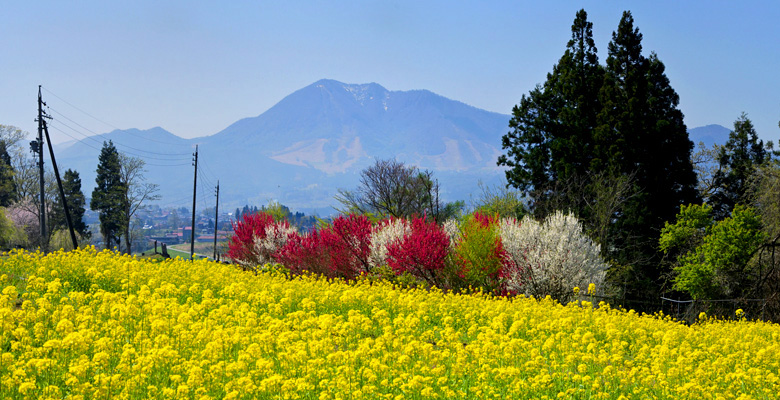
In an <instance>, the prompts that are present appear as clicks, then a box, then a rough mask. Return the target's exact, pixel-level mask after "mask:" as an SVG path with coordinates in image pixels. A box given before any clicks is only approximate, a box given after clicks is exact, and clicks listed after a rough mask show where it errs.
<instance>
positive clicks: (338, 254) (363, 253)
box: [276, 214, 371, 279]
mask: <svg viewBox="0 0 780 400" xmlns="http://www.w3.org/2000/svg"><path fill="white" fill-rule="evenodd" d="M370 240H371V221H370V220H369V219H368V218H367V217H366V216H364V215H353V214H351V215H349V216H346V217H344V216H339V217H338V218H336V219H335V220H333V223H332V224H331V225H330V226H328V227H325V228H322V229H320V230H319V231H316V230H315V231H312V232H311V233H309V234H308V235H305V236H300V235H293V236H291V237H290V238H289V240H288V241H287V243H286V244H285V245H284V246H283V247H282V248H281V249H280V250H279V251H278V252H277V253H276V254H277V259H278V260H279V262H281V263H282V264H284V265H285V266H286V267H287V268H290V271H292V272H293V273H302V272H303V271H309V272H313V273H319V274H323V275H325V276H327V277H330V278H345V279H354V278H356V277H357V276H358V275H360V274H361V273H364V272H369V271H370V267H369V263H368V258H369V254H370Z"/></svg>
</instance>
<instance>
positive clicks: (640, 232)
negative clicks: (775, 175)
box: [498, 11, 697, 297]
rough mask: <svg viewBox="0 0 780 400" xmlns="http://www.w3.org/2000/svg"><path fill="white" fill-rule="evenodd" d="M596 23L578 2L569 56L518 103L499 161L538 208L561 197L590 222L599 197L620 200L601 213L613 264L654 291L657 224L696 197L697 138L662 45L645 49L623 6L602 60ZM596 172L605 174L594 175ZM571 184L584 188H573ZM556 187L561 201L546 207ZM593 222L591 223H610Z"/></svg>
mask: <svg viewBox="0 0 780 400" xmlns="http://www.w3.org/2000/svg"><path fill="white" fill-rule="evenodd" d="M591 28H592V25H591V23H589V22H587V14H586V13H585V12H584V11H580V12H578V13H577V17H576V19H575V21H574V24H573V25H572V39H571V40H570V41H569V43H568V45H567V49H566V52H565V53H564V55H563V57H561V59H560V60H559V62H558V63H557V64H556V65H555V67H554V68H553V71H552V72H551V73H549V74H548V75H547V80H546V81H545V83H544V85H540V86H537V87H536V88H535V89H534V90H532V91H531V92H530V93H529V94H528V95H527V96H526V95H524V96H523V97H522V98H521V101H520V104H518V105H517V106H516V107H514V109H513V115H512V119H511V120H510V124H509V125H510V128H511V129H512V130H511V131H510V132H509V133H507V135H505V136H504V137H503V141H502V145H503V148H504V149H505V150H506V151H507V154H505V155H502V156H500V157H499V160H498V164H499V165H504V166H508V167H510V169H509V170H508V171H507V172H506V176H507V181H508V183H509V185H511V186H514V187H516V188H518V189H520V190H522V191H523V192H524V193H525V194H528V195H530V197H531V198H532V200H533V203H532V204H531V206H532V207H533V210H532V211H533V212H534V213H535V214H536V216H537V217H544V216H545V215H546V214H548V213H550V212H553V211H555V210H554V209H553V208H554V207H557V208H558V209H562V210H563V211H571V212H574V214H575V215H577V216H578V217H580V218H582V219H583V220H584V221H586V225H587V224H588V222H587V221H588V220H591V221H595V218H593V216H590V215H588V213H593V211H592V210H593V207H592V204H593V203H594V202H596V203H598V202H601V201H605V202H611V203H613V202H618V203H620V204H621V206H620V207H613V206H612V205H610V207H606V208H604V207H601V208H604V209H607V210H609V212H610V214H609V215H607V216H606V217H605V216H603V215H602V216H601V218H600V220H601V221H607V222H608V223H609V224H610V225H611V226H610V227H609V229H608V234H606V235H604V234H599V235H600V236H602V237H606V240H605V241H606V242H605V243H601V244H602V248H603V249H605V252H607V253H609V254H605V255H606V256H608V257H609V258H611V259H612V260H613V261H615V262H616V264H618V265H631V266H632V267H631V268H630V269H629V271H628V272H629V273H630V278H631V279H632V281H634V282H637V284H636V285H634V286H633V287H631V288H629V290H630V291H633V294H634V295H638V296H642V297H648V296H655V295H657V294H658V289H659V288H660V286H659V285H660V283H661V282H660V279H659V278H660V277H661V275H662V273H663V272H664V271H661V270H659V269H658V268H657V267H656V265H658V260H659V258H660V252H659V251H658V249H657V238H658V234H659V232H660V229H661V228H662V227H663V223H664V222H665V221H669V220H673V219H674V217H675V215H676V214H677V211H678V209H679V206H680V205H681V204H688V203H691V202H695V201H696V200H697V192H696V190H695V187H696V175H695V173H694V171H693V166H692V164H691V161H690V155H691V150H692V148H693V143H691V141H690V140H689V139H688V133H687V129H686V127H685V124H684V123H683V115H682V112H680V110H679V109H678V103H679V97H678V95H677V93H676V92H675V91H674V89H673V88H672V87H671V85H670V82H669V79H668V78H667V77H666V75H665V67H664V65H663V63H662V62H661V61H660V60H659V59H658V57H657V56H656V55H655V54H651V55H650V56H649V57H645V56H643V55H642V34H641V33H639V29H638V28H636V27H634V20H633V17H632V16H631V13H630V12H625V13H623V17H622V18H621V20H620V23H619V25H618V29H617V30H616V31H615V32H613V34H612V40H611V42H610V43H609V48H608V49H609V50H608V58H607V60H606V66H605V67H602V66H600V65H599V64H598V58H597V55H596V47H595V44H594V42H593V38H592V33H591V31H592V29H591ZM594 177H601V179H602V180H605V181H604V182H600V183H598V185H597V184H596V183H597V182H595V181H594V179H595V178H594ZM605 182H606V183H607V186H605ZM610 182H611V183H610ZM572 183H573V184H572ZM626 184H629V185H630V186H631V188H625V187H623V186H625V185H626ZM619 186H620V188H619V189H620V190H616V188H618V187H619ZM571 187H576V188H581V189H582V193H579V192H578V193H566V191H569V192H570V191H571V190H572V189H571ZM610 187H611V189H610ZM607 189H609V190H607ZM574 190H577V189H574ZM604 190H606V192H604ZM600 191H601V192H602V193H599V192H600ZM607 192H608V193H607ZM604 193H607V194H609V193H612V194H616V195H615V196H611V195H610V196H606V195H605V194H604ZM556 196H558V197H563V201H561V200H557V201H554V202H552V206H553V207H550V206H548V207H546V208H545V207H542V206H543V205H544V201H546V199H551V198H555V197H556ZM599 196H601V198H600V197H599ZM607 198H608V200H607ZM540 210H541V211H542V212H541V213H540ZM602 214H603V213H602ZM590 224H591V228H590V230H591V231H596V230H600V231H601V232H604V229H602V228H598V229H594V227H595V225H594V223H593V222H590ZM613 272H614V271H613ZM612 275H613V276H614V275H615V274H614V273H613V274H612ZM618 275H620V274H618ZM627 276H628V275H623V277H627ZM621 286H623V285H621ZM645 289H648V290H645ZM640 291H643V292H645V293H643V294H639V292H640Z"/></svg>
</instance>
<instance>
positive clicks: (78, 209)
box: [51, 169, 91, 238]
mask: <svg viewBox="0 0 780 400" xmlns="http://www.w3.org/2000/svg"><path fill="white" fill-rule="evenodd" d="M62 189H63V191H64V192H65V200H66V202H67V203H68V211H69V212H70V220H71V221H72V222H73V229H74V230H75V231H76V232H77V233H78V234H79V236H80V237H82V238H88V237H90V235H91V232H90V231H89V230H88V228H87V224H85V223H84V213H85V211H86V210H85V206H86V200H85V198H84V193H83V192H82V191H81V177H79V173H78V172H77V171H74V170H71V169H68V170H67V171H65V174H64V176H63V180H62ZM51 224H52V228H53V229H67V228H68V225H67V220H66V218H65V210H64V208H63V207H62V201H61V200H60V198H59V196H58V197H57V200H56V201H55V202H54V204H53V205H52V215H51Z"/></svg>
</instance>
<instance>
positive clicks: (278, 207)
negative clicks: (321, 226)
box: [233, 201, 319, 232]
mask: <svg viewBox="0 0 780 400" xmlns="http://www.w3.org/2000/svg"><path fill="white" fill-rule="evenodd" d="M258 213H269V214H271V215H273V216H274V217H275V218H276V219H280V220H281V219H283V220H285V221H288V222H289V223H290V224H291V225H292V226H294V227H296V228H297V229H298V230H299V231H301V232H308V231H310V230H312V229H314V227H316V226H317V223H318V221H319V219H318V218H317V217H315V216H313V215H306V214H304V213H302V212H300V211H296V212H294V213H293V212H292V211H290V208H289V207H287V206H285V205H284V204H281V203H278V202H275V201H272V202H270V203H268V205H267V206H260V207H259V208H258V207H257V206H249V205H248V204H246V205H244V207H243V208H236V211H235V212H234V213H233V218H234V221H242V220H244V219H245V218H246V217H248V216H250V215H254V214H258Z"/></svg>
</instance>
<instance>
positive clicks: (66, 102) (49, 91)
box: [43, 88, 178, 146]
mask: <svg viewBox="0 0 780 400" xmlns="http://www.w3.org/2000/svg"><path fill="white" fill-rule="evenodd" d="M43 90H45V91H46V92H48V93H49V94H51V95H52V96H54V97H56V98H58V99H60V101H62V102H63V103H65V104H67V105H69V106H71V107H73V108H75V109H76V110H78V111H80V112H81V113H83V114H84V115H86V116H88V117H90V118H92V119H94V120H95V121H98V122H100V123H103V124H105V125H108V126H110V127H112V128H114V129H117V130H122V129H120V128H119V127H117V126H116V125H113V124H110V123H108V122H106V121H103V120H101V119H99V118H97V117H95V116H93V115H92V114H90V113H88V112H86V111H84V110H82V109H80V108H78V107H76V106H74V105H73V104H71V103H69V102H68V101H67V100H65V99H63V98H62V97H60V96H57V95H56V94H54V93H53V92H52V91H51V90H49V89H46V88H43ZM127 133H129V134H130V135H133V136H136V135H135V134H133V133H132V132H127ZM136 137H139V138H140V139H143V140H149V141H152V142H155V143H161V144H167V145H171V146H178V144H175V143H168V142H163V141H159V140H155V139H150V138H142V137H140V136H136Z"/></svg>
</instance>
